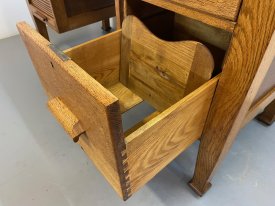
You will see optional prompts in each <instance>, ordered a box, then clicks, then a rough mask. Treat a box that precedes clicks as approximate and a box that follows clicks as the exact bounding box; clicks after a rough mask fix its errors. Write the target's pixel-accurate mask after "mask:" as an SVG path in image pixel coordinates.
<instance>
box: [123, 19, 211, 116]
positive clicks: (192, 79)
mask: <svg viewBox="0 0 275 206" xmlns="http://www.w3.org/2000/svg"><path fill="white" fill-rule="evenodd" d="M122 47H123V50H124V51H123V53H122V56H121V73H120V76H121V79H122V83H124V84H125V85H126V86H127V87H129V88H130V89H131V90H132V91H134V93H136V94H137V95H139V96H140V97H141V98H143V99H144V100H146V101H148V102H149V103H150V104H151V105H152V106H153V107H155V108H156V109H157V110H158V111H163V110H165V109H167V108H168V107H170V106H172V105H173V104H175V103H176V102H177V101H179V100H180V99H182V98H183V97H184V96H186V95H187V94H189V93H190V92H191V91H194V90H195V89H196V88H198V87H199V86H201V85H202V84H203V83H205V82H206V81H208V80H209V79H210V78H211V75H212V72H213V69H214V61H213V57H212V55H211V53H210V52H209V50H208V49H207V48H206V47H205V46H204V45H202V44H201V43H199V42H195V41H179V42H168V41H164V40H161V39H159V38H157V37H155V36H154V35H153V34H152V33H151V32H150V31H149V30H148V29H147V28H145V26H144V25H143V24H142V23H141V22H140V21H139V20H138V19H137V18H136V17H134V16H128V17H127V18H126V19H125V20H124V22H123V26H122Z"/></svg>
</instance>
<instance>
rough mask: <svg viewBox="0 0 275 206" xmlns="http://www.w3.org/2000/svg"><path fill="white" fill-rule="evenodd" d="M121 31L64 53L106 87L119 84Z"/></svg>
mask: <svg viewBox="0 0 275 206" xmlns="http://www.w3.org/2000/svg"><path fill="white" fill-rule="evenodd" d="M120 40H121V30H118V31H115V32H112V33H110V34H107V35H104V36H102V37H99V38H97V39H94V40H91V41H88V42H85V43H83V44H80V45H77V46H75V47H73V48H70V49H67V50H65V51H64V53H65V54H66V55H68V56H69V57H71V59H72V60H73V61H74V62H75V63H77V64H78V65H79V66H80V67H81V68H82V69H83V70H85V71H86V72H87V73H88V74H89V75H91V76H92V77H93V78H94V79H95V80H97V81H98V82H99V83H100V84H102V85H103V86H105V87H110V86H112V85H114V84H116V83H118V82H119V68H120Z"/></svg>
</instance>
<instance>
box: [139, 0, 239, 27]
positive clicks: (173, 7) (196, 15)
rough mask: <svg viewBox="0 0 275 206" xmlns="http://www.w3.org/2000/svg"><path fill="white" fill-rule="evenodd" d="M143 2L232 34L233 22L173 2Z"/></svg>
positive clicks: (156, 0)
mask: <svg viewBox="0 0 275 206" xmlns="http://www.w3.org/2000/svg"><path fill="white" fill-rule="evenodd" d="M143 1H145V2H148V3H150V4H153V5H156V6H159V7H161V8H164V9H167V10H170V11H173V12H175V13H177V14H181V15H183V16H187V17H189V18H192V19H196V20H198V21H201V22H203V23H205V24H209V25H211V26H214V27H218V28H220V29H224V30H227V31H230V32H233V30H234V28H235V22H234V21H232V20H228V19H224V18H220V17H219V16H216V15H212V14H209V13H204V12H201V11H200V10H196V9H193V8H191V7H186V6H184V5H183V4H178V3H175V2H173V1H166V0H143ZM234 1H235V0H234ZM185 2H188V1H185ZM212 2H217V1H212ZM227 2H231V1H227ZM214 4H215V3H214Z"/></svg>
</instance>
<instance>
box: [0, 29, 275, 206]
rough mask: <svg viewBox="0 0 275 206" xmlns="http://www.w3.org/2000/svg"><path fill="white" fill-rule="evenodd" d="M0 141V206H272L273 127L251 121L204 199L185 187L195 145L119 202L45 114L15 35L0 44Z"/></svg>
mask: <svg viewBox="0 0 275 206" xmlns="http://www.w3.org/2000/svg"><path fill="white" fill-rule="evenodd" d="M99 28H100V26H99V25H98V24H96V25H94V26H93V28H83V29H80V30H77V31H75V32H72V33H67V34H65V35H56V34H53V33H51V37H52V39H53V42H55V43H56V44H57V45H58V46H59V47H60V48H67V47H69V46H72V45H75V44H77V43H79V41H80V39H81V41H85V40H88V39H90V38H93V37H96V36H100V35H101V34H102V32H101V30H100V29H99ZM76 39H78V41H75V40H76ZM68 42H69V43H68ZM72 42H73V43H72ZM145 109H146V108H145ZM125 118H128V120H129V121H130V120H131V115H129V116H127V117H125ZM0 138H1V139H0V140H1V143H0V165H1V167H0V206H36V205H39V206H49V205H51V206H55V205H56V206H91V205H92V206H105V205H106V206H109V205H110V206H115V205H125V206H133V205H139V206H146V205H148V206H149V205H150V206H162V205H169V206H176V205H185V206H207V205H209V206H216V205H217V206H221V205H222V206H231V205H234V206H248V205H249V206H275V198H274V197H273V194H274V191H275V175H274V174H275V152H274V150H275V125H273V126H271V127H265V126H263V125H262V124H260V123H258V122H256V121H252V122H251V123H250V124H248V125H247V126H246V127H245V128H244V129H243V130H242V131H241V132H240V134H239V136H238V138H237V140H236V142H235V143H234V145H233V147H232V149H231V150H230V152H229V154H228V156H227V157H226V159H225V160H224V162H223V163H222V165H221V167H220V168H219V169H218V171H217V173H216V175H215V177H214V179H213V181H212V184H213V187H212V188H211V190H210V191H209V192H208V193H207V194H206V195H205V196H204V197H202V198H199V197H198V196H196V195H195V194H194V193H193V192H192V191H191V189H189V187H188V186H187V182H188V181H189V180H190V178H191V177H192V174H193V170H194V165H195V160H196V155H197V150H198V143H196V144H194V145H193V146H191V147H190V148H189V149H188V150H187V151H185V152H184V153H182V154H181V155H180V156H179V157H178V158H176V159H175V160H174V161H173V162H172V163H171V164H170V165H168V166H167V167H166V168H165V169H164V170H163V171H162V172H160V173H159V174H158V175H157V176H156V177H155V178H154V179H153V180H152V181H150V182H149V183H148V184H147V185H146V186H145V187H143V188H142V189H141V190H140V191H139V192H137V193H136V194H135V195H133V196H132V197H131V198H130V199H129V200H128V201H127V202H123V201H122V200H121V199H120V198H119V197H118V196H117V195H116V193H115V192H114V191H113V189H112V188H111V187H110V186H109V185H108V183H107V182H106V181H105V179H104V178H103V177H102V176H101V174H100V173H99V172H98V171H97V170H96V168H95V166H94V165H93V164H92V163H91V162H90V160H89V159H88V157H87V156H86V155H85V154H84V153H83V151H82V150H81V149H80V148H79V146H78V145H76V144H74V143H73V142H72V141H71V140H70V139H69V138H68V137H67V135H66V133H65V132H64V131H63V129H62V128H61V127H60V126H59V124H58V123H57V122H56V120H55V119H54V118H53V117H52V115H51V114H50V113H49V112H48V110H47V108H46V96H45V93H44V91H43V90H42V87H41V85H40V83H39V80H38V77H37V75H36V73H35V71H34V69H33V66H32V64H31V61H30V59H29V56H28V54H27V52H26V50H25V47H24V46H23V44H22V42H21V40H20V38H19V37H18V36H15V37H11V38H8V39H4V40H1V41H0Z"/></svg>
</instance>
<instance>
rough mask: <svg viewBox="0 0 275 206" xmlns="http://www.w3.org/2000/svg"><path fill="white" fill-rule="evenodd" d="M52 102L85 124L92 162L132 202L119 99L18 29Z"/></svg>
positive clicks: (38, 37) (28, 29)
mask: <svg viewBox="0 0 275 206" xmlns="http://www.w3.org/2000/svg"><path fill="white" fill-rule="evenodd" d="M17 27H18V30H19V32H20V35H21V37H22V39H23V41H24V43H25V45H26V47H27V49H28V52H29V54H30V57H31V59H32V62H33V64H34V67H35V68H36V70H37V72H38V74H39V77H40V80H41V82H42V84H43V86H44V88H45V90H46V92H47V94H48V96H49V98H50V99H52V98H55V97H58V98H60V99H61V100H62V102H63V103H64V104H65V105H66V106H67V107H68V108H69V109H70V111H71V112H72V113H73V114H74V115H75V117H76V118H77V119H79V121H80V122H81V126H82V128H83V130H85V135H86V136H87V138H88V141H89V143H90V144H89V145H90V146H89V151H90V153H89V154H91V156H90V158H91V159H92V160H93V161H94V162H96V166H97V167H98V169H99V170H100V171H101V172H102V174H103V175H104V176H105V178H106V179H107V180H108V182H109V183H110V184H111V185H112V186H113V187H114V189H115V190H116V191H117V192H118V194H119V195H120V196H121V197H123V198H124V199H127V198H128V190H127V188H128V183H127V173H126V172H125V168H127V167H126V166H125V163H124V159H125V158H126V156H125V155H124V150H125V149H126V148H125V144H124V138H123V131H122V121H121V114H120V111H119V103H118V99H117V98H116V97H115V96H114V95H113V94H112V93H111V92H110V91H108V90H107V89H106V88H104V87H103V86H102V85H101V84H99V83H98V82H97V81H96V80H95V79H93V78H92V77H91V76H90V75H89V74H88V73H86V72H85V71H84V70H82V69H81V68H80V67H79V66H78V65H77V64H75V63H74V62H73V61H72V60H68V61H63V60H61V59H60V58H59V57H58V56H57V55H56V53H54V52H53V51H52V50H51V49H50V48H49V44H50V42H48V41H47V40H46V39H44V38H43V37H42V36H41V35H40V34H38V33H37V32H36V31H35V30H33V29H32V28H31V27H30V26H29V25H27V24H26V23H19V24H18V25H17Z"/></svg>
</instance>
